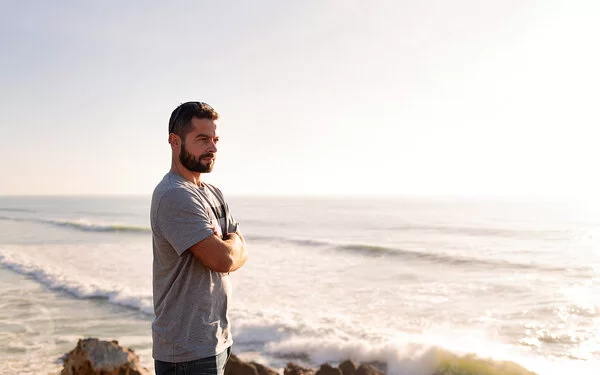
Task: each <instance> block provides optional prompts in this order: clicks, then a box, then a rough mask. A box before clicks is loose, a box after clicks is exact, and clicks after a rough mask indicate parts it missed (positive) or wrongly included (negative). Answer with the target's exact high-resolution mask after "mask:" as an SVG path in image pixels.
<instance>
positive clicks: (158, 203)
mask: <svg viewBox="0 0 600 375" xmlns="http://www.w3.org/2000/svg"><path fill="white" fill-rule="evenodd" d="M218 119H219V115H218V114H217V112H216V111H215V110H214V109H213V108H212V107H210V106H209V105H208V104H206V103H201V102H188V103H184V104H181V105H180V106H179V107H177V108H176V109H175V110H174V111H173V113H172V114H171V118H170V120H169V144H170V145H171V158H172V160H171V170H170V171H169V173H167V174H166V175H165V177H164V178H163V179H162V181H161V182H160V183H159V184H158V186H156V188H155V190H154V193H153V195H152V206H151V213H150V222H151V227H152V248H153V255H154V263H153V275H152V283H153V299H154V313H155V315H156V318H155V319H154V322H153V323H152V340H153V347H152V356H153V357H154V360H155V368H156V374H157V375H162V374H190V375H191V374H214V375H222V374H223V373H224V369H225V363H226V362H227V359H228V358H229V355H230V353H231V345H232V338H231V332H230V326H229V318H228V314H227V309H228V306H229V301H228V299H229V295H230V293H231V286H230V284H229V272H232V271H235V270H237V269H238V268H240V267H241V266H243V265H244V263H245V262H246V259H247V258H248V255H247V253H246V243H245V241H244V237H243V236H242V234H241V232H240V231H239V229H238V225H237V222H236V221H235V220H234V219H233V217H232V216H231V214H230V212H229V207H228V205H227V203H225V200H224V199H223V195H222V194H221V191H220V190H219V189H217V188H216V187H214V186H212V185H209V184H207V183H204V182H202V181H201V177H202V173H209V172H211V171H212V168H213V164H214V162H215V156H216V154H217V142H218V141H219V136H218V134H217V120H218Z"/></svg>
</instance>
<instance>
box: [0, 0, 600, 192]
mask: <svg viewBox="0 0 600 375" xmlns="http://www.w3.org/2000/svg"><path fill="white" fill-rule="evenodd" d="M0 8H1V9H2V11H1V12H0V47H1V48H2V51H3V53H2V58H0V82H1V85H0V95H1V100H0V103H1V104H0V130H1V134H2V136H1V137H0V172H1V173H2V176H3V177H2V180H1V182H0V195H112V194H118V195H129V194H136V195H149V194H151V193H152V190H153V189H154V186H155V185H156V184H157V183H158V181H159V180H160V179H161V178H162V176H163V175H164V174H165V173H166V172H167V171H168V169H169V168H170V160H171V159H170V158H171V154H170V153H171V151H170V147H169V145H168V143H167V136H168V134H167V133H168V131H167V124H168V119H169V116H170V113H171V111H172V110H173V109H174V108H175V107H176V106H177V105H179V104H180V103H182V102H185V101H190V100H193V101H196V100H198V101H205V102H208V103H209V104H211V105H212V106H213V107H214V108H215V109H216V110H217V111H218V112H219V113H220V115H221V120H220V123H219V127H220V136H221V141H220V147H219V151H218V154H217V161H216V165H215V168H214V171H213V173H211V174H208V175H205V176H204V180H205V181H207V182H211V183H214V184H216V185H217V186H219V187H220V188H221V189H222V190H223V191H224V192H225V193H226V195H227V194H230V195H231V194H233V195H355V194H358V195H406V194H408V195H467V196H470V195H472V196H481V195H483V196H488V195H492V196H541V197H596V196H597V192H598V191H600V178H599V177H598V174H599V168H598V161H600V147H599V145H598V143H599V142H598V140H599V139H600V138H599V137H598V136H597V135H596V131H595V130H596V128H597V127H598V126H599V125H600V114H599V108H600V106H599V105H598V103H599V102H600V93H599V88H600V69H599V68H598V67H599V66H600V49H599V48H598V38H599V36H600V23H599V22H597V20H598V19H600V3H599V2H597V1H594V0H590V1H577V0H564V1H563V0H540V1H533V0H518V1H516V0H514V1H513V0H489V1H480V0H455V1H445V0H419V1H416V0H415V1H401V0H386V1H383V0H381V1H379V0H369V1H367V0H318V1H317V0H314V1H313V0H305V1H278V0H256V1H242V0H238V1H169V2H166V1H137V0H132V1H126V2H125V1H114V0H105V1H84V2H82V1H68V0H63V1H51V2H50V1H41V0H39V1H30V0H23V1H10V0H0Z"/></svg>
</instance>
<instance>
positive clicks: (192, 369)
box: [154, 346, 231, 375]
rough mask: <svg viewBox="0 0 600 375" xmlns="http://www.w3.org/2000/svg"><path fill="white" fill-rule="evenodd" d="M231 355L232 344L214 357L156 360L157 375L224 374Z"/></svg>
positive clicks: (155, 369)
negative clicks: (192, 359) (176, 360)
mask: <svg viewBox="0 0 600 375" xmlns="http://www.w3.org/2000/svg"><path fill="white" fill-rule="evenodd" d="M230 355H231V346H230V347H229V348H227V350H224V351H223V352H221V353H219V354H217V355H213V356H212V357H206V358H200V359H196V360H195V361H189V362H179V363H171V362H163V361H157V360H155V361H154V371H155V372H156V375H224V374H225V365H226V364H227V360H228V359H229V356H230Z"/></svg>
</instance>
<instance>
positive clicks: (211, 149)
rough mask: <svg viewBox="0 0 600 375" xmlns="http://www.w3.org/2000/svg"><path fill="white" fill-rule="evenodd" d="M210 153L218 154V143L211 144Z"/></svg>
mask: <svg viewBox="0 0 600 375" xmlns="http://www.w3.org/2000/svg"><path fill="white" fill-rule="evenodd" d="M209 151H210V152H212V153H216V152H217V142H215V141H212V142H210V148H209Z"/></svg>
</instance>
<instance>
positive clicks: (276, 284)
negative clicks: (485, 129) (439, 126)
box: [0, 197, 600, 375]
mask: <svg viewBox="0 0 600 375" xmlns="http://www.w3.org/2000/svg"><path fill="white" fill-rule="evenodd" d="M228 201H229V205H230V207H231V210H232V213H233V215H234V216H235V217H236V219H238V221H240V223H241V224H240V229H241V230H242V232H243V233H244V236H245V237H246V240H247V243H248V249H249V250H248V251H249V256H250V257H249V260H248V262H247V263H246V265H245V266H244V267H243V268H242V269H240V270H238V271H236V272H234V273H232V275H231V278H232V282H233V288H234V294H233V304H232V310H231V314H230V316H231V320H232V323H233V335H234V350H233V351H234V353H236V354H238V355H240V356H241V357H242V358H245V359H252V360H257V361H260V362H263V363H265V364H267V365H270V366H273V367H276V368H282V367H284V366H285V364H286V363H287V362H289V361H295V362H298V363H301V364H308V365H313V366H317V365H319V364H321V363H324V362H331V363H335V362H339V361H342V360H344V359H346V358H351V359H353V360H355V361H357V362H360V361H378V362H382V363H385V364H386V365H387V368H388V373H390V374H394V375H408V374H410V375H430V374H431V373H432V369H433V367H434V366H435V364H434V362H435V353H436V351H437V350H440V349H444V350H447V351H450V352H452V353H456V354H467V353H474V354H477V355H478V356H480V357H481V358H490V360H491V359H498V360H511V361H515V362H517V363H519V364H521V365H523V366H525V367H527V368H528V369H530V370H533V371H536V372H537V373H539V374H543V375H545V374H565V373H567V372H568V373H572V374H598V373H600V205H598V204H595V205H593V204H585V203H569V202H542V201H527V200H509V199H492V198H450V197H447V198H425V197H373V198H368V197H229V198H228ZM149 204H150V199H149V197H0V306H1V307H0V363H2V364H3V365H2V366H0V374H50V373H52V374H54V373H58V372H59V371H60V369H61V364H60V357H61V356H62V355H63V354H64V353H66V352H68V351H69V350H71V349H72V348H74V347H75V345H76V343H77V340H78V339H79V338H83V337H97V338H101V339H106V340H113V339H114V340H118V341H119V342H120V344H122V345H125V346H128V347H131V348H132V349H134V350H135V351H136V353H137V354H138V355H139V356H140V358H141V362H142V364H143V365H144V366H146V367H148V368H149V369H153V360H152V358H151V347H152V340H151V331H150V329H151V328H150V325H151V322H152V318H153V312H152V288H151V273H152V248H151V232H150V225H149Z"/></svg>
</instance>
